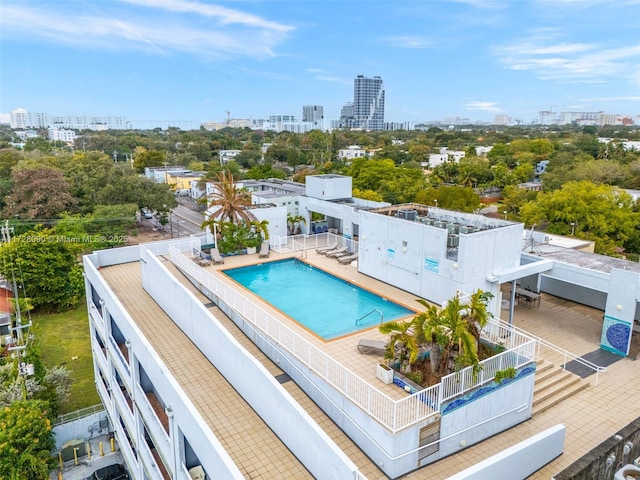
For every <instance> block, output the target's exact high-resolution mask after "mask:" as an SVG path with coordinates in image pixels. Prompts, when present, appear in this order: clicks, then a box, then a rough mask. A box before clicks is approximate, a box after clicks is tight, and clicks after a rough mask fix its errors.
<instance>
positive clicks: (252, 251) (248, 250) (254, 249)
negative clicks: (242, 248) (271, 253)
mask: <svg viewBox="0 0 640 480" xmlns="http://www.w3.org/2000/svg"><path fill="white" fill-rule="evenodd" d="M257 251H258V250H257V249H256V247H247V255H253V254H254V253H256V252H257Z"/></svg>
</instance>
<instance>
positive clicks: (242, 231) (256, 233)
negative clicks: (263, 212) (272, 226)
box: [215, 220, 269, 253]
mask: <svg viewBox="0 0 640 480" xmlns="http://www.w3.org/2000/svg"><path fill="white" fill-rule="evenodd" d="M215 225H216V232H219V234H220V238H219V240H218V242H217V245H218V248H219V249H220V252H221V253H234V252H238V251H240V250H242V249H244V248H258V247H259V246H260V244H261V243H262V242H263V240H267V239H268V238H269V229H268V225H269V222H268V221H267V220H262V221H259V220H252V221H250V222H240V223H234V222H221V223H218V222H215Z"/></svg>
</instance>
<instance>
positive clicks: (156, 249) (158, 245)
mask: <svg viewBox="0 0 640 480" xmlns="http://www.w3.org/2000/svg"><path fill="white" fill-rule="evenodd" d="M201 238H205V234H200V235H191V236H189V237H183V238H174V239H171V240H159V241H157V242H150V243H145V244H144V248H145V249H147V250H149V251H150V252H152V253H153V254H154V255H164V254H166V253H168V252H169V248H171V247H174V248H177V249H178V250H180V251H183V252H184V251H190V250H191V249H193V248H195V249H198V250H200V244H201Z"/></svg>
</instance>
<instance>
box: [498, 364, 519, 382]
mask: <svg viewBox="0 0 640 480" xmlns="http://www.w3.org/2000/svg"><path fill="white" fill-rule="evenodd" d="M517 373H518V372H517V371H516V369H515V368H514V367H507V368H505V369H504V370H498V371H497V372H496V374H495V376H494V380H495V381H496V383H502V381H503V380H505V379H507V378H516V374H517Z"/></svg>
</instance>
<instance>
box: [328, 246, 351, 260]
mask: <svg viewBox="0 0 640 480" xmlns="http://www.w3.org/2000/svg"><path fill="white" fill-rule="evenodd" d="M348 249H349V247H340V248H338V249H337V250H331V251H330V252H327V257H331V258H335V257H339V256H340V255H342V254H343V253H345V252H346V251H347V250H348Z"/></svg>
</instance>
